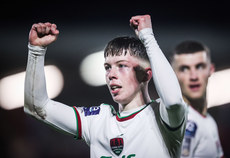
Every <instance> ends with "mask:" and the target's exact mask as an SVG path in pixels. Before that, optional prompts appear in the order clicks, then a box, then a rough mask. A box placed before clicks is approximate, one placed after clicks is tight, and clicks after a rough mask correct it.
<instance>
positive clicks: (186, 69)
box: [179, 66, 189, 72]
mask: <svg viewBox="0 0 230 158" xmlns="http://www.w3.org/2000/svg"><path fill="white" fill-rule="evenodd" d="M188 70H189V67H188V66H181V67H180V68H179V71H180V72H186V71H188Z"/></svg>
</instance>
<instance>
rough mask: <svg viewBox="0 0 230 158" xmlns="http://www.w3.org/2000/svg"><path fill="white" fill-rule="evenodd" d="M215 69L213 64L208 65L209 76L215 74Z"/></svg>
mask: <svg viewBox="0 0 230 158" xmlns="http://www.w3.org/2000/svg"><path fill="white" fill-rule="evenodd" d="M215 70H216V68H215V65H214V64H213V63H211V65H210V76H211V75H212V74H213V73H214V72H215Z"/></svg>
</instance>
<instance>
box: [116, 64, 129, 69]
mask: <svg viewBox="0 0 230 158" xmlns="http://www.w3.org/2000/svg"><path fill="white" fill-rule="evenodd" d="M118 66H119V68H124V67H127V66H126V65H125V64H119V65H118Z"/></svg>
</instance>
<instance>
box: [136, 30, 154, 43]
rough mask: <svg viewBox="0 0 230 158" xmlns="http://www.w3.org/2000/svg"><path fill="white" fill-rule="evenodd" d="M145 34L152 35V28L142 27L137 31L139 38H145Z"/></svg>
mask: <svg viewBox="0 0 230 158" xmlns="http://www.w3.org/2000/svg"><path fill="white" fill-rule="evenodd" d="M145 35H153V30H152V28H144V29H142V30H141V31H140V32H139V39H140V40H141V41H143V40H144V39H145V38H144V36H145Z"/></svg>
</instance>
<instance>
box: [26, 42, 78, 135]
mask: <svg viewBox="0 0 230 158" xmlns="http://www.w3.org/2000/svg"><path fill="white" fill-rule="evenodd" d="M28 47H29V54H28V62H27V68H26V78H25V106H24V110H25V112H26V113H28V114H30V115H32V116H34V117H36V118H37V119H39V120H41V121H43V122H46V123H47V124H49V125H51V126H54V127H55V128H58V129H61V130H63V131H66V132H68V133H70V134H75V133H76V120H75V114H74V111H73V110H72V108H71V107H69V106H67V105H64V104H61V103H58V102H54V101H52V100H50V99H49V98H48V95H47V90H46V81H45V72H44V58H45V53H46V48H43V47H38V46H32V45H29V46H28Z"/></svg>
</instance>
